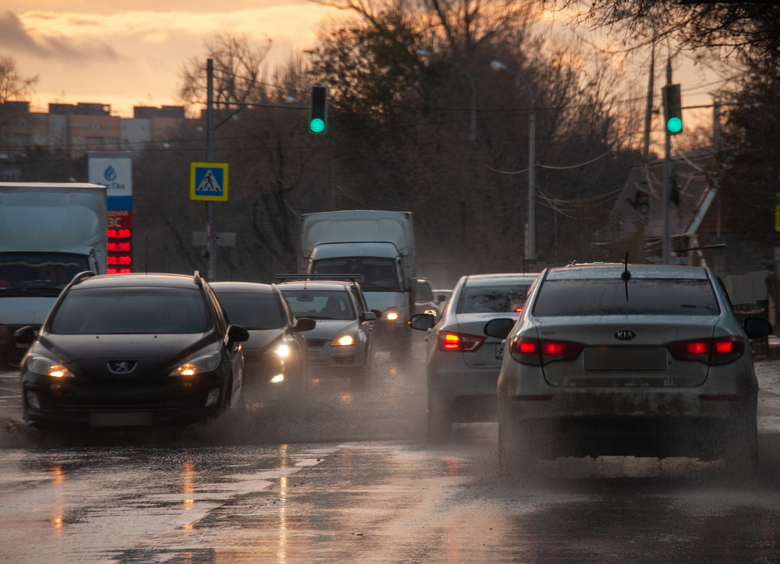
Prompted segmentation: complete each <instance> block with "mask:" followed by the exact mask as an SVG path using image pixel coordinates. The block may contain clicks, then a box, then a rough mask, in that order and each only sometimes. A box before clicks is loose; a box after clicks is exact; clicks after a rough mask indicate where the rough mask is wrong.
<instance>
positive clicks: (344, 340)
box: [330, 335, 355, 347]
mask: <svg viewBox="0 0 780 564" xmlns="http://www.w3.org/2000/svg"><path fill="white" fill-rule="evenodd" d="M354 344H355V338H354V337H353V336H352V335H341V336H339V337H336V338H335V339H333V342H331V344H330V345H331V346H332V347H339V346H340V347H348V346H350V345H354Z"/></svg>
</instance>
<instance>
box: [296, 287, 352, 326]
mask: <svg viewBox="0 0 780 564" xmlns="http://www.w3.org/2000/svg"><path fill="white" fill-rule="evenodd" d="M283 292H284V298H285V300H287V303H288V304H289V305H290V309H292V311H293V313H294V314H295V317H310V318H311V319H355V308H354V307H353V306H352V299H351V297H350V295H349V294H348V293H347V292H346V291H342V290H309V289H307V290H283Z"/></svg>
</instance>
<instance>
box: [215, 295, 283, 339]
mask: <svg viewBox="0 0 780 564" xmlns="http://www.w3.org/2000/svg"><path fill="white" fill-rule="evenodd" d="M219 301H220V302H221V303H222V307H224V308H225V312H226V313H227V316H228V320H229V321H230V323H231V324H233V325H241V326H242V327H243V328H244V329H249V330H250V331H260V330H264V329H280V328H282V327H284V326H286V325H287V320H286V316H285V314H284V310H283V309H282V307H283V306H282V304H281V303H280V301H279V298H278V297H277V296H276V295H275V294H258V293H246V294H239V293H237V292H228V293H222V294H219Z"/></svg>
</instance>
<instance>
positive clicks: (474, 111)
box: [417, 49, 477, 143]
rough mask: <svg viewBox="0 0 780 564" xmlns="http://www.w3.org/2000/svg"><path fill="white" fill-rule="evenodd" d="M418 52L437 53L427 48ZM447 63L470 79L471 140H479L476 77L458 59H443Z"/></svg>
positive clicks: (421, 53)
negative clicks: (472, 76)
mask: <svg viewBox="0 0 780 564" xmlns="http://www.w3.org/2000/svg"><path fill="white" fill-rule="evenodd" d="M417 54H418V55H420V56H421V57H428V58H434V57H435V55H434V54H433V53H431V52H430V51H426V50H425V49H417ZM441 60H442V61H444V62H445V63H449V64H451V65H452V66H453V67H455V68H456V69H458V70H459V71H460V72H462V73H463V74H465V75H466V78H468V79H469V86H471V132H470V133H469V141H471V142H472V143H473V142H474V141H476V140H477V87H476V86H475V85H474V79H473V78H471V75H470V74H469V73H468V72H466V69H464V68H463V67H462V66H460V65H459V64H458V63H457V62H456V61H453V60H450V59H441Z"/></svg>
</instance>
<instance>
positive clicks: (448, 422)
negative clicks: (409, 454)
mask: <svg viewBox="0 0 780 564" xmlns="http://www.w3.org/2000/svg"><path fill="white" fill-rule="evenodd" d="M451 432H452V414H451V413H450V410H449V408H448V407H447V406H446V405H445V403H444V401H443V400H442V399H441V398H437V397H436V396H435V395H434V394H431V393H430V392H428V440H429V441H430V442H432V443H438V442H442V441H445V440H447V439H448V438H449V437H450V433H451Z"/></svg>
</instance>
